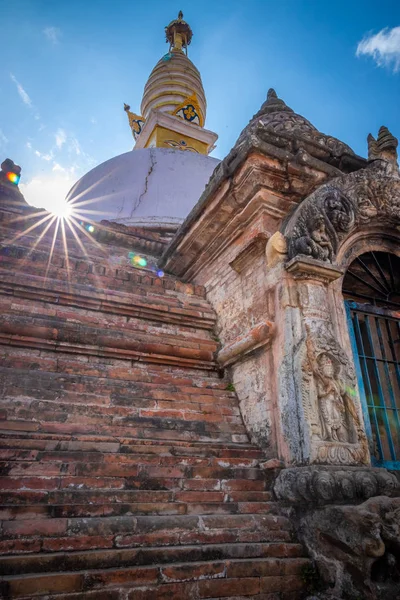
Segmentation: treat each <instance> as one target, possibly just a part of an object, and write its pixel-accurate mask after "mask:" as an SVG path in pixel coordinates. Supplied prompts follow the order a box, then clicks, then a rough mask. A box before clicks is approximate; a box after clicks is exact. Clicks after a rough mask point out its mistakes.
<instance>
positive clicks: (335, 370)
mask: <svg viewBox="0 0 400 600" xmlns="http://www.w3.org/2000/svg"><path fill="white" fill-rule="evenodd" d="M307 346H308V358H309V363H310V366H311V370H312V373H313V375H314V382H315V389H316V393H317V405H318V410H319V422H320V431H321V438H322V439H323V440H326V441H329V442H350V443H351V442H353V439H352V438H353V430H354V427H353V425H356V424H357V423H358V416H357V413H356V410H355V407H354V404H353V401H352V399H351V397H350V396H349V394H348V392H347V391H346V389H345V384H344V381H343V379H342V377H341V364H340V362H339V360H338V359H337V358H336V356H334V355H333V354H332V353H330V352H328V351H326V352H324V351H323V352H320V353H319V354H318V355H316V354H315V351H314V348H313V347H312V344H311V342H310V340H309V338H308V340H307Z"/></svg>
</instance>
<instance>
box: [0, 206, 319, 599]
mask: <svg viewBox="0 0 400 600" xmlns="http://www.w3.org/2000/svg"><path fill="white" fill-rule="evenodd" d="M3 217H4V213H3ZM4 222H7V215H6V217H5V218H3V221H2V223H3V225H4ZM0 232H1V233H2V235H3V236H4V237H6V236H7V228H5V227H3V230H1V228H0ZM34 240H35V237H34V232H32V233H31V234H27V235H24V236H21V237H20V238H19V239H18V242H15V244H8V245H7V244H5V245H4V246H3V249H2V251H1V252H0V259H1V262H0V265H1V272H0V275H1V278H0V279H1V284H0V294H1V295H0V308H1V316H0V342H1V346H0V352H1V368H0V379H1V389H2V398H1V401H0V419H1V421H0V460H1V471H0V504H1V508H0V518H1V521H2V522H1V541H0V553H1V556H0V573H1V577H0V595H1V597H2V598H21V599H25V600H27V599H28V598H29V599H30V598H49V599H50V598H51V599H53V598H54V599H58V600H62V599H65V600H66V599H71V600H73V599H78V598H79V599H81V598H83V599H86V598H87V599H95V600H102V599H104V600H105V599H107V600H114V599H118V600H128V599H132V600H133V599H134V600H145V599H146V600H162V599H163V600H164V599H176V600H189V599H206V598H208V599H217V598H231V599H233V598H234V599H236V600H239V599H240V598H246V599H247V598H249V599H251V598H254V599H258V600H277V599H279V600H283V599H287V600H289V599H298V598H301V597H302V587H303V582H302V577H301V569H302V567H303V566H304V565H306V564H308V562H309V561H308V559H307V558H305V557H304V552H303V548H302V547H301V545H299V544H298V543H297V541H296V539H295V537H294V534H293V531H292V527H291V523H290V520H289V519H288V517H287V515H285V514H284V512H283V511H282V509H281V508H280V507H279V505H278V504H277V503H276V502H275V501H274V499H273V497H272V496H271V489H270V488H271V482H272V479H273V476H274V472H273V471H268V470H265V469H263V468H261V467H260V462H261V463H262V461H263V460H264V459H265V455H264V454H263V452H262V451H261V450H260V449H259V448H256V447H254V446H252V445H251V444H250V443H249V440H248V437H247V434H246V431H245V428H244V425H243V422H242V419H241V416H240V411H239V408H238V403H237V398H236V395H235V393H234V392H232V391H228V389H227V387H228V385H227V384H228V382H227V380H225V379H223V378H221V377H220V373H218V370H217V368H216V365H215V363H214V353H215V350H216V348H217V343H216V342H215V340H214V339H213V335H212V332H213V328H214V325H215V315H214V314H213V312H212V310H211V308H210V306H209V305H208V303H207V301H206V300H205V297H204V290H203V289H202V288H199V287H198V286H193V285H189V284H183V283H181V282H179V281H176V280H174V279H173V278H171V277H165V278H163V279H161V278H157V277H156V276H154V275H153V274H151V273H149V272H145V271H138V270H137V269H134V268H133V267H131V266H130V265H129V263H128V261H125V263H124V262H123V261H121V258H120V255H121V245H114V246H112V245H108V246H107V247H106V250H107V252H106V254H107V256H106V257H104V256H103V255H102V254H101V253H99V249H98V247H97V246H96V244H95V243H94V242H93V243H90V242H89V241H86V242H85V249H86V255H83V254H82V251H81V250H80V249H79V247H77V246H76V245H75V246H74V239H73V238H72V239H68V244H69V247H70V249H71V252H70V256H69V260H68V261H66V260H65V256H64V255H63V248H62V245H61V244H60V243H57V244H56V246H55V255H54V257H53V260H52V264H51V265H50V267H49V268H48V278H47V279H46V280H45V279H44V270H45V269H46V268H47V261H48V255H49V249H50V246H51V237H50V236H44V237H43V240H42V242H41V243H40V245H39V244H38V246H37V247H36V248H35V250H34V251H32V252H29V250H30V249H31V248H32V244H33V243H34ZM103 254H104V252H103Z"/></svg>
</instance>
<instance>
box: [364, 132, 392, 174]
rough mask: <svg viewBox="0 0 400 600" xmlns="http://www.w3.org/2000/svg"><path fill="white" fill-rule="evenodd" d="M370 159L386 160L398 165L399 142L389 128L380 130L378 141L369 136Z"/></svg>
mask: <svg viewBox="0 0 400 600" xmlns="http://www.w3.org/2000/svg"><path fill="white" fill-rule="evenodd" d="M367 141H368V159H369V160H386V161H387V162H389V163H391V164H392V165H393V166H396V167H397V166H398V165H397V146H398V144H399V141H398V139H397V138H395V137H394V135H392V134H391V133H390V131H389V129H388V128H387V127H384V126H382V127H381V128H380V129H379V132H378V137H377V139H375V138H374V136H373V135H371V134H369V135H368V138H367Z"/></svg>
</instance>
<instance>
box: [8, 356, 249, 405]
mask: <svg viewBox="0 0 400 600" xmlns="http://www.w3.org/2000/svg"><path fill="white" fill-rule="evenodd" d="M7 360H8V365H9V366H8V368H1V369H0V377H1V381H2V384H3V386H4V391H3V396H4V399H5V400H6V399H7V398H9V399H10V401H14V402H15V401H17V400H18V401H20V402H23V401H24V402H32V401H33V400H41V401H48V402H54V401H55V399H57V400H59V401H60V402H65V403H67V404H68V406H71V407H72V406H73V405H74V404H76V405H78V406H79V405H83V406H85V404H91V405H93V406H94V405H98V406H99V407H101V406H105V407H107V406H113V407H115V409H116V410H117V409H118V407H124V406H126V407H131V408H137V407H145V408H147V407H149V408H156V407H159V408H168V407H171V406H173V405H174V404H176V403H180V405H181V407H182V406H183V405H185V406H186V404H188V405H189V406H193V407H198V408H201V410H202V411H204V410H207V408H208V410H209V409H210V408H214V407H215V406H218V407H221V409H222V408H223V407H228V408H231V409H235V410H236V411H237V410H238V403H237V399H236V397H235V396H233V395H232V393H230V392H227V391H226V390H221V389H218V388H213V387H209V388H205V387H204V388H201V387H193V386H184V385H178V384H177V385H165V384H164V385H163V384H162V383H160V384H159V385H149V384H148V383H147V382H131V381H130V379H127V380H126V381H121V380H116V379H106V378H104V377H101V376H100V374H99V377H91V376H88V375H79V376H78V375H75V376H74V375H72V374H61V373H54V372H50V371H48V372H44V371H40V372H38V371H36V369H37V368H38V366H39V365H41V363H42V362H43V360H44V359H43V358H42V359H36V361H33V362H32V360H31V363H30V365H31V369H17V368H13V367H12V363H11V362H10V357H8V359H6V358H5V359H4V363H5V362H6V361H7ZM54 360H55V359H54ZM62 364H63V367H64V368H66V369H68V370H72V369H78V368H82V369H83V370H84V369H85V364H84V365H83V366H80V365H79V364H77V363H75V362H74V361H73V360H72V358H71V359H70V360H69V361H68V362H67V363H66V364H65V363H62ZM41 366H45V367H50V366H54V368H56V365H55V364H54V363H52V364H51V365H49V364H48V362H47V361H46V362H45V364H44V365H41ZM33 367H35V370H33ZM58 367H60V363H59V364H58ZM88 368H90V369H91V372H93V371H94V372H95V373H96V370H95V366H94V365H91V366H90V367H88ZM119 372H120V371H118V373H119ZM122 374H123V375H126V376H128V375H130V374H129V369H126V371H123V372H122ZM108 375H110V373H108ZM160 379H161V378H160ZM28 381H29V386H27V385H26V384H27V383H28ZM209 381H210V380H209ZM209 381H206V382H207V383H209ZM212 381H213V380H212V379H211V382H212ZM224 385H225V387H226V385H227V384H224ZM161 403H164V404H161ZM236 414H239V413H238V412H236Z"/></svg>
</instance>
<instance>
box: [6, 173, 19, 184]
mask: <svg viewBox="0 0 400 600" xmlns="http://www.w3.org/2000/svg"><path fill="white" fill-rule="evenodd" d="M6 177H7V179H8V181H10V182H11V183H13V184H14V185H18V184H19V180H20V179H21V175H17V173H12V171H9V172H8V173H6Z"/></svg>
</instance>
